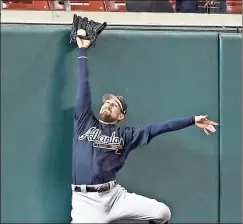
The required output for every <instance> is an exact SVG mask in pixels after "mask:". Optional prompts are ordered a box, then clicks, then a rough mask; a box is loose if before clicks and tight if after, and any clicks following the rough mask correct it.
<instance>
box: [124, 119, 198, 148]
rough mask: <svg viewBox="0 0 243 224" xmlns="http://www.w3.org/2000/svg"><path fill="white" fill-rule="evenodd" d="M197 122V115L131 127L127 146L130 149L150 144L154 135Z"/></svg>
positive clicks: (128, 132)
mask: <svg viewBox="0 0 243 224" xmlns="http://www.w3.org/2000/svg"><path fill="white" fill-rule="evenodd" d="M194 124H195V117H186V118H181V119H174V120H167V121H165V122H162V123H154V124H149V125H142V126H137V127H130V128H128V131H127V139H128V142H127V147H128V149H129V150H132V149H135V148H136V147H138V146H142V145H146V144H148V143H149V142H150V141H151V140H152V139H153V138H154V137H156V136H158V135H161V134H163V133H167V132H172V131H177V130H181V129H184V128H186V127H189V126H192V125H194Z"/></svg>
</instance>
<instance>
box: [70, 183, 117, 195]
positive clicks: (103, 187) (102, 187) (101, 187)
mask: <svg viewBox="0 0 243 224" xmlns="http://www.w3.org/2000/svg"><path fill="white" fill-rule="evenodd" d="M116 185H117V181H116V180H115V181H110V182H108V183H104V184H98V185H83V186H82V187H81V186H74V187H73V190H74V191H76V192H83V191H86V192H104V191H109V190H110V189H112V188H113V187H115V186H116ZM84 188H85V189H84Z"/></svg>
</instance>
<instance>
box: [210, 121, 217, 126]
mask: <svg viewBox="0 0 243 224" xmlns="http://www.w3.org/2000/svg"><path fill="white" fill-rule="evenodd" d="M209 123H210V124H212V125H216V126H218V125H219V124H218V123H217V122H215V121H210V122H209Z"/></svg>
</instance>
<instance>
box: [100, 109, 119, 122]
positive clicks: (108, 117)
mask: <svg viewBox="0 0 243 224" xmlns="http://www.w3.org/2000/svg"><path fill="white" fill-rule="evenodd" d="M99 118H100V120H102V121H104V122H106V123H113V122H115V121H116V119H115V118H113V117H112V116H111V112H109V113H107V112H106V111H105V110H104V111H102V112H100V114H99Z"/></svg>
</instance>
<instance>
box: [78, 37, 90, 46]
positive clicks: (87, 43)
mask: <svg viewBox="0 0 243 224" xmlns="http://www.w3.org/2000/svg"><path fill="white" fill-rule="evenodd" d="M76 41H77V45H78V47H79V48H89V46H90V43H91V41H90V40H84V39H81V38H80V37H77V38H76Z"/></svg>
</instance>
